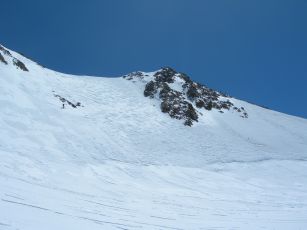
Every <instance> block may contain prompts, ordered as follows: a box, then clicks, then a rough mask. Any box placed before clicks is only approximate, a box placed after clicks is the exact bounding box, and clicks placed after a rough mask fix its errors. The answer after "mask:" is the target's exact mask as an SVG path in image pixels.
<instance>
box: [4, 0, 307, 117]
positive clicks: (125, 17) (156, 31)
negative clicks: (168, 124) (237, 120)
mask: <svg viewBox="0 0 307 230" xmlns="http://www.w3.org/2000/svg"><path fill="white" fill-rule="evenodd" d="M0 7H1V14H0V30H1V34H0V43H3V44H4V45H5V46H7V47H9V48H11V49H13V50H17V51H20V52H22V53H25V54H26V55H27V56H29V57H31V58H32V59H34V60H36V61H38V62H39V63H41V64H43V65H45V66H47V67H48V68H51V69H55V70H58V71H62V72H66V73H72V74H86V75H98V76H119V75H123V74H125V73H129V72H132V71H136V70H143V71H152V70H156V69H158V68H160V67H161V66H171V67H173V68H175V69H177V70H178V71H181V72H185V73H187V74H188V75H190V76H191V77H192V78H193V79H194V80H196V81H199V82H201V83H204V84H206V85H208V86H210V87H212V88H215V89H218V90H221V91H224V92H227V93H229V94H230V95H232V96H235V97H237V98H240V99H244V100H247V101H250V102H253V103H256V104H260V105H265V106H267V107H269V108H272V109H275V110H278V111H282V112H285V113H289V114H293V115H297V116H301V117H305V118H307V1H306V0H88V1H84V0H44V1H42V0H14V1H2V2H1V4H0Z"/></svg>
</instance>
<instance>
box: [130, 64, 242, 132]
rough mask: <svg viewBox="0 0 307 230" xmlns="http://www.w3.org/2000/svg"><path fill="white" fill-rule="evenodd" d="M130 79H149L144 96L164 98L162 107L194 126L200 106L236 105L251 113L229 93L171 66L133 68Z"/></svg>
mask: <svg viewBox="0 0 307 230" xmlns="http://www.w3.org/2000/svg"><path fill="white" fill-rule="evenodd" d="M124 78H125V79H127V80H133V79H139V80H143V81H144V82H146V85H145V88H144V96H145V97H149V98H157V99H159V100H160V101H161V104H160V108H161V111H162V112H163V113H168V114H169V115H170V117H172V118H176V119H179V120H184V124H185V125H188V126H192V125H193V122H197V121H198V117H199V115H201V114H202V113H201V109H205V110H208V111H210V110H212V109H217V110H219V111H220V112H221V113H224V111H223V110H230V109H233V110H235V111H237V112H238V113H240V116H241V117H242V118H247V117H248V114H247V112H246V111H245V109H244V108H243V107H241V108H237V107H235V106H234V104H233V103H232V102H231V101H230V100H229V98H230V97H229V96H227V95H225V94H222V93H220V92H217V91H215V90H213V89H210V88H208V87H207V86H204V85H202V84H199V83H196V82H193V81H192V80H191V79H190V77H189V76H187V75H186V74H184V73H178V72H177V71H175V70H174V69H172V68H170V67H165V68H162V69H160V70H158V71H156V72H155V73H154V74H153V75H152V76H149V75H148V74H145V73H143V72H134V73H131V74H128V75H125V76H124Z"/></svg>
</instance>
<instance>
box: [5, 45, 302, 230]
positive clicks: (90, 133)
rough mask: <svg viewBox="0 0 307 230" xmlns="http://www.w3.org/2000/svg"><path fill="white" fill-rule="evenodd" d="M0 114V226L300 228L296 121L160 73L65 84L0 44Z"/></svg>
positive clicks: (69, 79)
mask: <svg viewBox="0 0 307 230" xmlns="http://www.w3.org/2000/svg"><path fill="white" fill-rule="evenodd" d="M17 63H19V64H17ZM63 105H64V106H63ZM0 107H1V113H0V127H1V129H0V229H29V230H30V229H31V230H33V229H305V228H306V227H307V218H306V213H307V180H306V178H307V162H306V160H307V122H306V120H304V119H301V118H297V117H293V116H288V115H285V114H281V113H278V112H274V111H270V110H267V109H264V108H261V107H257V106H255V105H252V104H249V103H246V102H244V101H240V100H237V99H235V98H231V97H228V96H227V95H224V94H221V93H219V92H217V91H214V90H211V89H210V88H208V87H206V86H203V85H200V84H197V83H195V82H193V81H192V80H191V79H190V78H188V77H187V76H186V75H184V74H182V73H177V72H176V71H174V70H172V69H170V68H164V69H161V70H158V71H156V72H151V73H145V72H136V73H132V74H129V75H126V76H124V77H122V78H102V77H101V78H97V77H87V76H72V75H67V74H62V73H58V72H55V71H52V70H49V69H46V68H43V67H41V66H39V65H38V64H36V63H35V62H33V61H31V60H29V59H27V58H25V57H23V56H22V55H20V54H18V53H16V52H14V51H11V50H8V49H6V48H5V47H2V46H1V48H0ZM63 108H64V109H63ZM173 118H175V119H173ZM183 124H186V125H187V126H184V125H183ZM189 126H190V127H189Z"/></svg>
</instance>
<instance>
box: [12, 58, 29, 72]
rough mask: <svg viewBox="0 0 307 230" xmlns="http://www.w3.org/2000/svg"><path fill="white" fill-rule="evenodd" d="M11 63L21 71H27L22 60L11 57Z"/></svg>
mask: <svg viewBox="0 0 307 230" xmlns="http://www.w3.org/2000/svg"><path fill="white" fill-rule="evenodd" d="M13 64H14V65H15V66H17V67H18V68H19V69H21V70H23V71H29V70H28V68H27V67H26V65H25V64H24V63H23V62H21V61H19V60H18V59H17V58H14V59H13Z"/></svg>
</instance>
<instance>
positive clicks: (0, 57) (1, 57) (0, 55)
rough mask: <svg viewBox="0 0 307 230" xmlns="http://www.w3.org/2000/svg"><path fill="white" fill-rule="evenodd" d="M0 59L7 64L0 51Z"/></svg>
mask: <svg viewBox="0 0 307 230" xmlns="http://www.w3.org/2000/svg"><path fill="white" fill-rule="evenodd" d="M0 61H1V62H2V63H4V64H6V65H7V61H6V60H5V59H4V57H3V56H2V54H1V53H0Z"/></svg>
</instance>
